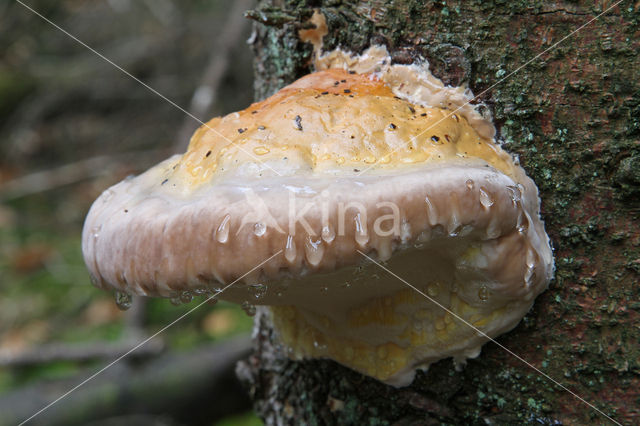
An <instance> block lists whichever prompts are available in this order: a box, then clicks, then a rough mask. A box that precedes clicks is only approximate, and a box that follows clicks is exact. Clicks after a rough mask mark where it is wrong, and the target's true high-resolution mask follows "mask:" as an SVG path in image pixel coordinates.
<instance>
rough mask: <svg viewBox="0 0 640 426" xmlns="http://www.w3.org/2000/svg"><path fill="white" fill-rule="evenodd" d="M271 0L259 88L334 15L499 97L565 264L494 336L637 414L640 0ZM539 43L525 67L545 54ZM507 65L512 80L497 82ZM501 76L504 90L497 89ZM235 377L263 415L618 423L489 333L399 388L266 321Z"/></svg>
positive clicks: (337, 42) (613, 408) (293, 61)
mask: <svg viewBox="0 0 640 426" xmlns="http://www.w3.org/2000/svg"><path fill="white" fill-rule="evenodd" d="M613 3H614V2H612V1H599V0H598V1H595V2H592V1H564V2H562V1H558V2H527V1H523V0H515V1H497V0H496V1H479V0H475V1H469V2H462V1H438V2H423V1H420V0H396V1H392V2H388V1H382V0H380V1H368V2H365V1H351V2H346V1H345V2H341V1H336V0H333V1H331V0H316V1H312V0H306V1H305V0H264V1H262V2H261V4H260V5H259V9H258V10H257V11H254V12H253V13H252V14H251V15H252V16H253V17H254V18H256V19H257V20H258V21H259V22H260V23H259V24H256V28H255V31H256V33H255V38H254V40H253V45H254V48H255V53H256V55H257V57H256V65H255V67H256V68H255V71H256V96H257V97H258V98H263V97H265V96H266V95H268V94H270V93H272V92H274V91H275V90H276V89H277V88H279V87H281V86H283V85H284V84H286V83H288V82H291V81H293V80H294V79H295V78H297V77H300V76H301V75H303V74H305V73H307V72H309V71H310V63H311V53H312V49H311V46H310V45H308V44H304V43H302V42H300V41H299V39H298V37H297V30H298V29H299V28H301V26H303V25H304V22H305V21H306V20H307V19H308V18H309V16H310V15H311V13H312V10H313V8H319V9H320V11H321V12H322V13H323V14H324V15H325V16H326V18H327V22H328V25H329V35H328V36H327V37H325V39H324V42H325V49H333V48H334V47H336V46H343V47H345V48H347V49H350V50H352V51H355V52H360V51H362V50H363V49H364V48H366V47H368V46H369V45H370V44H372V43H382V44H385V45H386V46H387V47H388V48H389V50H390V51H391V52H392V55H393V58H394V60H395V61H396V62H399V63H411V62H412V61H414V59H415V58H416V57H417V56H422V57H424V58H427V59H428V60H429V62H430V64H431V68H432V71H433V72H434V74H436V75H437V76H439V77H440V78H442V79H443V80H444V81H445V82H448V83H450V84H461V83H465V82H466V83H467V84H468V85H469V86H470V87H471V88H472V90H473V91H474V93H476V94H478V93H481V92H483V91H485V90H486V89H488V90H487V91H486V93H485V94H484V95H483V96H481V98H482V100H483V101H484V102H485V103H486V104H487V105H489V107H490V108H492V110H493V114H494V117H495V120H496V125H497V127H498V129H499V134H500V137H501V138H502V140H503V142H504V146H505V148H506V149H507V150H509V151H510V152H512V153H514V154H518V155H519V156H520V160H521V163H522V165H523V166H524V168H525V169H526V170H527V172H528V174H529V175H530V176H532V177H533V179H534V180H535V181H536V183H537V184H538V186H539V188H540V196H541V198H542V209H543V218H544V220H545V222H546V227H547V231H548V233H549V234H550V236H551V239H552V241H553V245H554V246H555V256H556V265H557V272H556V277H555V280H554V281H553V282H552V283H551V285H550V288H549V289H548V290H547V291H546V292H545V293H543V294H542V295H541V296H540V297H539V298H538V299H537V300H536V303H535V305H534V307H533V309H532V310H531V312H530V313H529V314H528V315H527V316H526V317H525V319H524V320H523V321H522V322H521V323H520V325H519V326H518V327H516V328H515V329H514V330H513V331H511V332H510V333H508V334H506V335H503V336H501V337H500V338H499V341H500V342H501V343H502V344H504V345H505V346H507V347H508V348H510V349H512V350H513V351H515V352H516V353H518V354H519V355H521V356H522V357H523V358H525V359H526V360H528V361H529V362H531V363H532V364H533V365H535V366H536V367H538V368H540V369H541V370H543V371H545V372H546V373H547V374H549V375H550V376H551V377H553V378H555V379H557V380H559V381H560V382H562V383H563V384H565V385H566V386H567V387H568V388H570V389H572V390H573V391H575V392H576V393H577V394H579V395H580V396H582V397H583V398H584V399H586V400H587V401H589V402H591V403H593V404H594V405H595V406H597V407H598V408H600V409H601V410H603V411H604V412H606V413H607V414H609V415H610V416H612V417H613V418H614V419H616V420H617V421H619V422H621V423H623V424H632V423H635V424H637V422H639V421H640V420H639V417H638V416H639V415H640V411H639V410H640V408H639V407H640V391H639V389H640V347H639V346H640V344H639V342H640V327H639V326H638V324H639V323H640V301H639V300H640V285H639V284H638V283H639V274H640V234H639V230H638V228H639V224H638V215H639V213H640V202H639V200H640V82H639V78H638V77H639V75H638V70H639V69H640V56H639V54H638V52H639V51H640V25H639V23H638V21H639V20H640V3H638V2H633V1H623V2H622V3H620V4H619V5H618V6H616V7H614V8H613V9H611V10H610V11H609V12H608V13H607V14H606V15H605V16H602V17H601V18H600V19H598V20H595V21H594V22H592V23H591V24H589V25H588V26H587V27H586V28H584V29H583V30H581V31H579V32H577V33H576V34H574V35H572V36H571V37H570V38H568V39H567V40H566V41H564V42H562V43H560V44H559V45H558V46H557V47H555V48H553V49H551V50H550V51H548V52H545V53H543V51H545V49H548V48H549V47H551V46H552V45H553V44H554V43H556V42H558V41H560V40H561V39H562V38H563V37H565V36H567V35H569V34H570V33H571V32H573V31H574V30H576V29H577V28H578V27H580V26H581V25H583V24H586V23H587V22H589V21H590V20H591V19H593V18H594V17H596V16H597V15H598V14H600V13H601V12H602V11H604V10H605V9H606V8H608V7H609V6H610V5H612V4H613ZM540 53H542V55H541V56H540V57H539V58H538V59H535V60H533V61H532V62H531V63H530V64H529V65H527V66H525V67H524V68H522V69H521V70H520V71H518V72H516V73H515V74H514V75H509V74H510V73H511V72H512V71H515V70H517V69H518V68H519V67H520V66H521V65H523V64H525V63H527V61H529V60H530V59H532V58H534V57H535V56H536V55H538V54H540ZM504 77H507V78H506V79H505V80H504V81H502V82H501V81H500V80H501V79H502V78H504ZM494 84H496V85H495V87H493V85H494ZM257 324H258V328H257V330H256V332H257V334H256V354H255V355H254V356H253V357H252V358H251V359H250V360H249V361H248V362H247V363H245V364H244V365H241V366H240V368H239V372H240V373H241V375H242V376H243V377H244V379H245V381H246V382H247V384H248V386H249V387H250V391H251V394H252V396H253V398H254V401H255V407H256V410H257V412H258V414H259V415H260V416H262V417H263V418H264V419H265V420H266V421H267V422H268V423H284V424H287V423H299V422H303V423H307V424H372V425H373V424H439V423H441V422H442V423H457V424H460V423H464V424H519V423H523V422H531V423H536V422H539V423H548V424H558V423H563V424H592V423H595V424H607V423H609V422H608V420H607V419H606V418H605V417H603V416H601V415H599V414H598V413H597V412H596V411H595V410H593V409H591V408H589V407H588V406H587V405H585V404H583V403H581V402H579V401H578V400H577V399H575V398H574V397H573V396H572V395H571V394H569V393H567V392H566V391H563V390H561V389H560V388H558V387H557V386H555V385H554V384H553V383H552V382H550V381H549V380H547V379H546V378H544V377H542V376H540V375H539V374H537V373H536V372H535V371H533V370H532V369H531V368H529V367H528V366H526V365H524V364H522V363H521V362H520V361H518V360H517V359H515V358H514V357H512V356H511V355H509V354H508V353H506V352H505V351H503V350H502V349H500V348H499V347H497V346H496V345H493V344H491V343H489V344H487V345H486V346H485V347H484V348H483V351H482V354H481V355H480V356H479V357H478V358H477V359H474V360H470V361H469V362H468V364H467V366H466V368H465V369H464V370H463V371H461V372H458V371H455V369H454V368H453V365H452V362H451V361H450V360H443V361H441V362H438V363H437V364H435V365H432V366H431V368H430V370H429V371H428V372H427V373H419V374H418V376H417V378H416V380H415V381H414V383H413V384H412V385H411V386H409V387H407V388H402V389H396V388H392V387H389V386H385V385H383V384H381V383H379V382H376V381H375V380H372V379H369V378H367V377H363V376H361V375H359V374H357V373H355V372H353V371H350V370H349V369H347V368H344V367H342V366H340V365H338V364H336V363H334V362H331V361H323V360H317V361H307V362H293V361H289V360H287V359H286V358H285V357H284V355H283V353H282V351H281V350H280V349H279V348H278V347H277V344H275V343H274V338H273V335H272V332H271V329H270V327H269V324H268V320H266V318H265V317H264V316H260V317H259V320H258V322H257Z"/></svg>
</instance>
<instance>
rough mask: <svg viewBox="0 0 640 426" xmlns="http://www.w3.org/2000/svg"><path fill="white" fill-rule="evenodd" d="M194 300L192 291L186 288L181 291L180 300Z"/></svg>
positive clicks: (185, 301)
mask: <svg viewBox="0 0 640 426" xmlns="http://www.w3.org/2000/svg"><path fill="white" fill-rule="evenodd" d="M192 300H193V294H191V292H190V291H188V290H185V291H183V292H182V293H180V302H182V303H191V301H192Z"/></svg>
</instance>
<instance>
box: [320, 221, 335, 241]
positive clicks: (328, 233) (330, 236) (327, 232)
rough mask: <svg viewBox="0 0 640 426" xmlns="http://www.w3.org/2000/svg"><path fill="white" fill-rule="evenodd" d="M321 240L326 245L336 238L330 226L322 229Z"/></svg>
mask: <svg viewBox="0 0 640 426" xmlns="http://www.w3.org/2000/svg"><path fill="white" fill-rule="evenodd" d="M321 235H322V239H323V240H325V241H326V242H327V243H331V242H332V241H333V240H334V239H335V238H336V233H335V232H334V231H333V229H332V228H331V225H328V224H327V225H324V226H323V227H322V234H321Z"/></svg>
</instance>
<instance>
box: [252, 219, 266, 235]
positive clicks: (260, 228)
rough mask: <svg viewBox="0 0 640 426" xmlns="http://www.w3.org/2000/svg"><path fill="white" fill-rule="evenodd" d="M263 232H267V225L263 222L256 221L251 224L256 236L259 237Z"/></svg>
mask: <svg viewBox="0 0 640 426" xmlns="http://www.w3.org/2000/svg"><path fill="white" fill-rule="evenodd" d="M265 232H267V225H265V224H264V223H262V222H257V223H256V224H254V225H253V233H254V234H256V236H258V237H261V236H263V235H264V233H265Z"/></svg>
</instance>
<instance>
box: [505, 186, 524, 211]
mask: <svg viewBox="0 0 640 426" xmlns="http://www.w3.org/2000/svg"><path fill="white" fill-rule="evenodd" d="M507 191H508V192H509V198H511V203H512V204H513V205H514V206H515V205H516V204H518V203H519V202H520V199H521V197H522V194H521V193H520V189H519V188H518V187H517V186H513V185H507Z"/></svg>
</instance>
